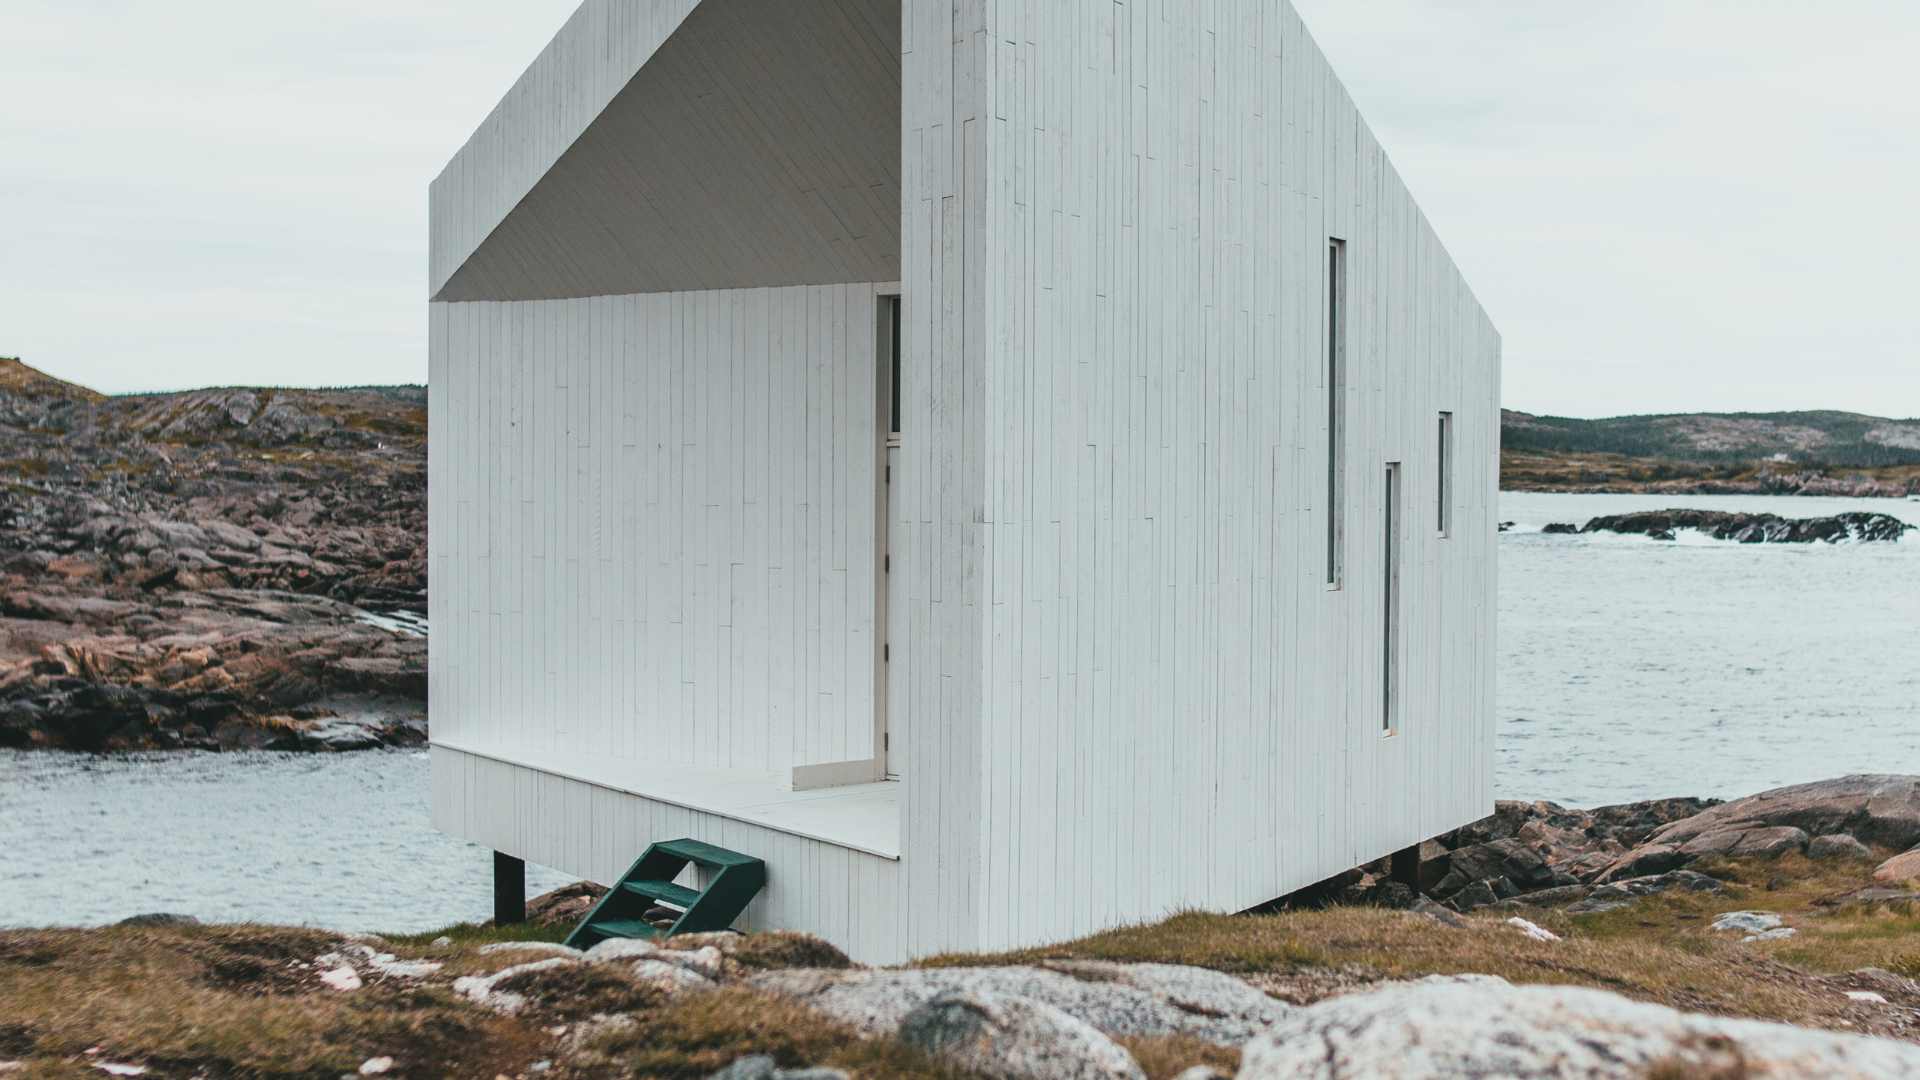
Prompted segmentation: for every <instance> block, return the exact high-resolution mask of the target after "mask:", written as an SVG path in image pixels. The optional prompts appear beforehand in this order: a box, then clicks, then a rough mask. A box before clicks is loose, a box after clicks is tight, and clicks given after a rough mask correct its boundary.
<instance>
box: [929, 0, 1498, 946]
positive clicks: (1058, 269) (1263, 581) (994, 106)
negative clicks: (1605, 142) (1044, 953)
mask: <svg viewBox="0 0 1920 1080" xmlns="http://www.w3.org/2000/svg"><path fill="white" fill-rule="evenodd" d="M913 6H914V7H916V8H917V7H918V6H919V5H913ZM962 6H964V5H962ZM991 11H992V16H993V17H992V24H991V27H990V29H989V32H988V33H986V34H985V35H982V36H981V37H980V38H979V39H978V42H979V47H980V48H981V49H985V50H988V52H989V55H984V56H981V55H975V56H974V57H973V61H974V64H975V66H974V67H973V68H972V69H971V74H972V76H973V77H974V78H975V79H977V80H978V89H977V90H976V91H975V92H978V93H982V94H984V95H985V98H986V100H985V102H984V103H983V104H982V108H981V110H980V114H979V117H978V118H977V120H976V121H975V124H974V126H975V127H976V128H977V132H976V133H975V134H974V135H973V136H972V137H971V138H970V140H969V141H968V142H967V144H966V145H967V147H968V150H969V151H970V153H972V154H973V155H975V156H974V157H972V158H970V159H969V167H970V168H976V169H983V170H984V173H985V177H984V181H985V194H984V205H983V206H980V207H979V212H980V213H982V214H984V218H985V220H984V223H983V224H982V226H981V228H982V231H983V233H984V238H983V239H982V240H981V241H980V242H979V245H978V247H977V248H969V249H968V255H969V257H978V258H982V259H984V260H985V264H986V265H985V268H984V269H985V275H984V278H983V279H982V280H983V283H984V285H985V287H986V289H987V290H988V291H987V294H986V295H985V296H984V297H979V298H977V299H976V298H971V297H970V298H969V300H968V303H969V304H971V305H973V306H974V308H975V310H977V311H978V312H979V315H980V317H983V318H984V326H983V327H982V331H983V332H984V334H985V336H986V340H987V348H986V349H985V350H984V351H983V354H982V355H983V360H984V363H985V365H986V372H985V377H984V386H983V387H982V389H984V392H985V395H986V400H985V402H984V409H985V411H986V414H987V417H986V432H985V438H984V441H983V443H982V458H981V459H980V460H979V462H978V466H979V467H981V468H983V469H984V471H985V481H986V502H985V507H984V511H985V519H986V522H987V525H986V532H987V537H986V541H985V551H984V558H985V563H984V565H983V567H982V572H983V573H984V575H985V578H986V591H987V598H986V601H985V602H986V605H987V607H986V614H987V629H986V635H987V636H986V643H985V645H986V648H985V653H984V657H983V671H982V680H983V686H984V693H985V700H984V703H983V706H982V711H981V719H980V724H981V733H980V738H979V743H978V745H977V747H969V748H968V749H969V750H970V751H972V752H975V753H977V755H978V756H977V761H978V763H979V767H980V769H981V774H980V777H979V780H978V783H979V785H980V791H981V793H982V796H983V798H984V805H983V807H982V809H981V811H980V819H981V828H982V833H983V838H984V839H983V842H982V854H983V858H982V862H981V866H980V876H981V883H980V886H979V896H980V897H981V898H982V902H983V906H982V909H981V911H980V912H979V918H980V926H981V928H980V936H981V943H982V944H983V945H985V946H987V947H1000V946H1010V945H1017V944H1026V943H1034V942H1042V941H1049V940H1058V939H1061V938H1065V937H1070V936H1073V935H1076V934H1080V933H1084V932H1087V931H1091V930H1094V929H1097V928H1100V927H1105V926H1111V925H1113V924H1115V923H1117V922H1121V921H1125V920H1132V919H1142V918H1152V917H1155V916H1157V915H1160V914H1163V913H1165V912H1168V911H1172V910H1175V909H1178V908H1183V907H1201V908H1209V909H1216V910H1218V909H1233V908H1237V907H1241V906H1246V905H1251V904H1254V903H1256V902H1259V901H1262V900H1266V899H1269V898H1272V897H1274V896H1277V895H1280V894H1282V893H1284V892H1287V891H1289V890H1291V889H1293V888H1297V887H1300V886H1303V885H1306V884H1309V883H1311V882H1313V881H1315V880H1318V879H1320V878H1323V877H1326V876H1329V875H1331V874H1334V873H1336V872H1339V871H1341V870H1345V869H1347V868H1348V867H1351V866H1354V865H1356V864H1357V863H1360V862H1363V861H1366V860H1370V859H1372V858H1375V857H1378V856H1380V855H1383V854H1385V853H1387V852H1389V851H1391V850H1393V849H1395V848H1398V847H1401V846H1405V845H1407V844H1410V843H1413V842H1415V841H1418V840H1420V839H1421V838H1424V837H1427V836H1430V835H1433V834H1435V833H1438V832H1441V831H1443V830H1445V829H1448V828H1451V827H1454V826H1457V825H1459V824H1462V823H1464V822H1466V821H1469V820H1471V819H1473V818H1476V817H1478V816H1480V815H1481V814H1483V813H1485V812H1487V811H1488V810H1489V809H1490V806H1491V793H1490V786H1489V777H1488V769H1489V765H1490V763H1491V742H1490V740H1491V723H1492V717H1493V619H1494V594H1493V583H1494V550H1493V544H1494V532H1495V528H1494V494H1495V487H1496V475H1495V467H1496V452H1497V439H1498V421H1499V399H1498V387H1499V359H1498V358H1499V339H1498V336H1497V335H1496V333H1495V332H1494V330H1493V328H1492V326H1491V325H1490V323H1489V322H1488V320H1487V318H1486V317H1485V315H1484V313H1483V312H1482V311H1481V310H1480V308H1479V306H1478V305H1477V304H1476V302H1475V301H1474V298H1473V296H1472V294H1471V293H1470V291H1469V290H1468V288H1467V286H1466V285H1465V283H1464V282H1463V281H1462V279H1461V277H1460V275H1459V273H1458V272H1457V271H1456V269H1455V268H1454V267H1453V265H1452V264H1451V262H1450V261H1449V260H1448V258H1447V255H1446V252H1445V251H1444V249H1443V248H1442V247H1441V245H1440V243H1439V241H1438V240H1437V239H1436V238H1435V236H1434V233H1433V231H1432V230H1431V229H1430V228H1429V227H1428V224H1427V222H1426V220H1425V219H1424V218H1423V217H1422V216H1421V214H1420V212H1419V210H1418V208H1417V207H1415V205H1414V203H1413V201H1412V199H1411V198H1410V197H1409V196H1408V193H1407V191H1406V188H1405V186H1404V185H1403V184H1402V183H1401V181H1400V179H1399V177H1398V176H1397V175H1396V174H1395V172H1394V170H1393V167H1392V165H1391V164H1390V163H1389V162H1388V161H1387V159H1386V156H1385V154H1384V153H1383V152H1382V150H1381V148H1380V146H1379V144H1378V143H1377V142H1376V141H1375V139H1374V138H1373V136H1372V135H1371V133H1370V132H1369V131H1368V130H1367V128H1366V126H1365V124H1364V123H1363V122H1362V121H1361V119H1360V117H1359V115H1358V114H1357V112H1356V111H1355V109H1354V106H1353V103H1352V101H1351V100H1350V99H1349V98H1348V97H1347V95H1346V92H1345V91H1344V90H1343V89H1342V87H1341V86H1340V84H1339V82H1338V81H1337V80H1336V79H1335V77H1334V75H1333V73H1332V72H1331V71H1330V70H1329V68H1328V66H1327V63H1326V60H1325V58H1324V57H1323V56H1322V55H1321V53H1320V51H1319V50H1318V49H1317V48H1316V47H1315V46H1314V44H1313V42H1312V40H1311V39H1310V38H1309V37H1308V35H1307V33H1306V31H1305V29H1304V28H1303V26H1302V25H1301V22H1300V19H1299V18H1298V16H1297V15H1296V14H1295V12H1294V11H1293V9H1292V8H1291V6H1290V5H1288V4H1286V3H1284V2H1282V0H1199V2H1189V0H1131V2H1115V0H1000V2H998V3H996V4H994V5H993V6H992V8H991ZM955 38H956V40H958V38H959V35H957V34H956V35H955ZM955 55H956V56H963V55H966V54H965V53H963V52H962V51H961V50H960V48H959V46H958V45H956V48H955ZM912 70H913V65H911V64H909V72H910V73H911V72H912ZM954 83H955V85H956V86H959V85H961V80H960V76H959V75H958V74H956V75H955V78H954ZM909 96H910V98H911V94H910V95H909ZM909 156H910V157H911V156H913V155H912V154H911V151H910V154H909ZM909 235H910V236H911V235H912V233H911V230H910V232H909ZM1329 237H1339V238H1342V239H1344V240H1345V252H1346V256H1347V260H1346V261H1347V267H1348V268H1347V273H1348V278H1347V282H1348V284H1347V297H1346V304H1347V308H1348V313H1347V324H1348V330H1347V333H1348V339H1347V353H1346V361H1345V363H1346V372H1347V374H1346V393H1345V416H1346V425H1345V437H1344V444H1345V447H1346V451H1345V456H1346V473H1345V483H1344V485H1343V489H1344V501H1345V504H1346V505H1345V514H1344V517H1345V528H1344V540H1343V556H1344V574H1343V579H1344V586H1343V587H1342V588H1339V589H1337V590H1335V589H1329V588H1328V587H1327V585H1326V582H1325V566H1324V563H1325V550H1326V541H1325V537H1326V529H1327V514H1328V512H1329V507H1328V506H1327V505H1326V501H1327V500H1326V491H1327V487H1326V482H1325V478H1326V469H1327V460H1326V455H1327V452H1328V451H1327V447H1328V438H1327V433H1326V424H1327V405H1326V395H1327V393H1328V392H1329V388H1328V387H1327V386H1326V385H1325V378H1324V371H1325V363H1324V358H1325V356H1326V338H1325V336H1324V333H1325V323H1326V319H1325V312H1326V311H1327V298H1326V292H1325V289H1326V263H1327V244H1328V239H1329ZM914 261H915V260H914V258H913V257H912V256H911V254H910V256H909V259H908V262H909V263H910V264H911V263H913V262H914ZM907 272H908V273H914V272H916V269H915V268H914V267H912V266H909V269H908V271H907ZM910 299H911V293H910ZM969 404H971V403H970V402H969ZM1439 410H1449V411H1452V412H1453V413H1454V416H1455V418H1456V424H1457V425H1458V427H1457V439H1458V442H1457V450H1458V461H1457V468H1458V472H1457V474H1456V479H1457V487H1456V495H1455V498H1456V505H1455V507H1454V511H1455V513H1454V525H1455V528H1454V533H1453V536H1452V537H1451V538H1450V539H1441V538H1439V536H1438V523H1437V522H1436V521H1435V520H1433V518H1434V515H1433V514H1432V513H1431V507H1432V506H1433V499H1434V497H1435V496H1432V495H1430V494H1428V493H1430V492H1433V490H1434V485H1435V484H1436V483H1437V478H1436V475H1435V468H1436V464H1437V463H1436V460H1435V458H1436V453H1435V446H1434V440H1433V438H1432V430H1433V427H1432V425H1433V423H1434V417H1435V415H1436V413H1437V412H1438V411H1439ZM1388 461H1400V462H1404V468H1403V473H1402V477H1403V479H1404V482H1405V483H1406V485H1407V491H1408V498H1407V499H1406V502H1405V504H1404V505H1406V506H1408V507H1424V508H1428V509H1429V512H1428V513H1409V514H1408V516H1407V521H1406V522H1405V528H1404V531H1403V533H1402V535H1401V551H1402V552H1403V555H1402V560H1403V576H1402V583H1403V589H1404V595H1403V596H1402V598H1401V601H1400V603H1401V612H1402V619H1403V624H1404V627H1405V635H1404V640H1403V642H1402V645H1403V649H1402V658H1401V672H1402V676H1403V679H1404V684H1403V685H1404V693H1405V698H1404V704H1403V708H1402V710H1401V725H1400V731H1399V733H1398V734H1397V735H1395V736H1394V737H1392V738H1383V737H1382V735H1381V721H1382V718H1381V707H1382V694H1381V687H1382V680H1383V678H1384V672H1383V670H1382V664H1383V662H1384V650H1383V648H1382V642H1383V628H1382V626H1381V622H1382V618H1383V613H1384V593H1383V589H1384V587H1385V585H1384V567H1383V565H1382V564H1383V559H1384V552H1385V550H1386V547H1385V545H1384V544H1383V543H1382V540H1383V532H1382V529H1383V527H1384V523H1383V506H1382V501H1383V498H1384V488H1385V475H1386V474H1385V463H1386V462H1388ZM970 464H971V463H970ZM1416 493H1417V494H1416ZM917 805H918V804H916V806H917ZM907 854H908V857H909V858H911V857H912V855H913V847H912V846H911V845H909V847H908V849H907Z"/></svg>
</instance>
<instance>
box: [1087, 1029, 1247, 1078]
mask: <svg viewBox="0 0 1920 1080" xmlns="http://www.w3.org/2000/svg"><path fill="white" fill-rule="evenodd" d="M1115 1041H1116V1042H1118V1043H1119V1044H1120V1045H1122V1046H1124V1047H1126V1048H1127V1052H1128V1053H1131V1054H1132V1055H1133V1060H1135V1061H1137V1062H1139V1063H1140V1068H1141V1070H1142V1071H1143V1072H1145V1073H1146V1074H1147V1078H1148V1080H1172V1078H1173V1077H1176V1076H1179V1075H1180V1074H1181V1073H1183V1072H1185V1071H1186V1070H1188V1069H1190V1068H1192V1067H1193V1066H1195V1065H1210V1066H1212V1067H1213V1068H1214V1069H1216V1070H1218V1071H1220V1072H1222V1073H1225V1074H1226V1075H1228V1076H1232V1075H1233V1074H1234V1073H1236V1072H1238V1071H1240V1051H1238V1050H1234V1049H1229V1048H1228V1047H1225V1046H1215V1045H1214V1044H1212V1043H1210V1042H1205V1041H1203V1040H1200V1039H1196V1038H1194V1037H1192V1036H1191V1035H1169V1036H1165V1037H1162V1038H1157V1039H1144V1038H1130V1037H1124V1036H1123V1037H1121V1038H1119V1039H1117V1040H1115Z"/></svg>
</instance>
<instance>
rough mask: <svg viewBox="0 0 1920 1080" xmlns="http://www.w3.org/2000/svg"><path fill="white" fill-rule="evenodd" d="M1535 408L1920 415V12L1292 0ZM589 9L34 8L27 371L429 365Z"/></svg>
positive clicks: (26, 86)
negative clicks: (438, 223)
mask: <svg viewBox="0 0 1920 1080" xmlns="http://www.w3.org/2000/svg"><path fill="white" fill-rule="evenodd" d="M1296 3H1297V4H1298V6H1299V8H1300V9H1301V12H1302V14H1303V15H1304V16H1305V18H1306V20H1307V23H1308V25H1309V26H1310V27H1311V28H1312V29H1313V31H1314V34H1315V36H1316V37H1317V38H1318V39H1319V41H1320V43H1321V45H1322V47H1323V48H1325V49H1326V50H1327V52H1328V54H1329V55H1330V56H1331V57H1332V60H1333V63H1334V67H1335V68H1336V69H1337V70H1338V71H1339V72H1340V73H1341V76H1342V77H1343V78H1344V79H1345V81H1346V83H1347V86H1348V87H1349V88H1350V90H1351V91H1352V93H1353V96H1354V98H1355V99H1356V100H1357V101H1358V102H1359V104H1360V108H1361V110H1362V111H1363V112H1364V113H1365V114H1366V115H1367V117H1368V120H1369V122H1370V123H1371V124H1372V126H1373V128H1374V130H1375V131H1376V133H1377V134H1378V135H1379V136H1380V138H1381V140H1382V141H1383V142H1384V143H1385V144H1386V146H1387V149H1388V152H1389V153H1390V154H1391V155H1392V157H1393V159H1394V161H1395V163H1396V165H1397V166H1398V167H1399V169H1400V172H1401V174H1402V175H1403V176H1404V177H1405V178H1406V180H1407V182H1408V184H1409V185H1410V186H1411V187H1412V189H1413V192H1414V195H1415V197H1416V198H1417V199H1418V200H1419V201H1420V203H1421V205H1422V206H1423V207H1424V208H1425V210H1426V212H1427V215H1428V217H1429V218H1430V219H1431V220H1432V221H1433V223H1434V225H1435V227H1436V228H1437V229H1438V230H1439V232H1440V235H1441V237H1442V239H1443V240H1445V242H1446V244H1447V246H1448V248H1449V249H1450V250H1451V252H1452V253H1453V256H1454V258H1455V259H1456V260H1457V261H1458V262H1459V263H1460V264H1461V266H1462V268H1463V269H1464V270H1465V272H1466V275H1467V278H1468V280H1469V281H1471V282H1472V283H1473V285H1474V288H1475V291H1476V292H1477V293H1478V295H1479V297H1480V300H1481V302H1482V303H1483V304H1484V305H1485V306H1486V307H1487V309H1488V311H1489V312H1491V314H1492V316H1493V319H1494V322H1495V324H1496V325H1498V326H1499V327H1500V330H1501V332H1502V333H1503V335H1504V336H1505V339H1506V367H1505V377H1506V381H1505V395H1504V396H1505V399H1506V403H1507V404H1508V405H1509V406H1510V407H1514V408H1522V409H1527V410H1530V411H1536V412H1554V413H1562V414H1568V415H1576V416H1597V415H1611V414H1616V413H1625V412H1656V411H1677V410H1691V409H1716V410H1718V409H1785V408H1815V407H1824V408H1843V409H1854V410H1860V411H1866V412H1874V413H1879V414H1883V415H1884V414H1895V415H1900V416H1916V415H1920V332H1916V330H1915V325H1916V321H1920V299H1916V297H1915V295H1914V293H1915V291H1916V287H1917V286H1920V260H1917V259H1916V252H1920V208H1917V207H1916V200H1917V199H1920V74H1916V72H1920V61H1916V58H1920V2H1916V0H1825V2H1823V3H1820V4H1818V5H1815V4H1810V3H1806V2H1804V0H1790V2H1789V0H1658V2H1656V0H1616V2H1614V3H1611V4H1604V5H1602V4H1594V3H1592V2H1591V0H1578V2H1575V0H1527V2H1524V3H1521V2H1514V0H1296ZM574 4H575V0H434V2H417V0H415V2H410V0H381V2H374V0H335V2H325V3H318V4H299V5H294V4H270V3H260V2H258V0H246V2H240V0H178V2H171V3H162V2H160V0H5V4H4V11H3V12H0V40H5V41H6V42H7V45H8V49H7V59H6V62H5V63H4V64H0V101H4V102H6V105H5V107H4V109H0V355H8V354H13V353H18V354H20V355H22V356H23V357H24V358H25V359H27V361H28V362H29V363H32V364H35V365H36V366H39V367H41V368H43V369H45V370H48V371H51V372H53V373H54V374H57V375H60V376H61V377H64V378H68V379H72V380H74V381H77V382H81V383H85V384H88V385H91V386H95V387H98V388H100V389H103V390H109V391H126V390H139V389H162V388H178V387H186V386H198V385H206V384H214V383H271V384H288V385H301V384H327V383H363V382H401V381H419V380H421V379H424V378H425V376H426V338H425V311H424V307H425V305H424V295H425V287H426V286H425V262H426V256H425V252H424V248H425V241H426V220H425V219H426V185H427V181H428V180H429V179H431V178H432V176H433V175H434V174H435V173H436V172H438V171H439V169H440V167H441V166H442V165H443V164H444V163H445V162H446V160H447V158H448V157H449V156H450V155H451V154H452V153H453V151H454V150H455V149H456V148H457V147H458V146H459V144H460V143H461V142H462V141H463V140H464V138H465V136H466V133H467V132H469V131H471V130H472V128H473V127H474V126H475V124H477V123H478V122H479V120H480V119H481V117H482V116H484V115H485V113H486V111H487V109H488V108H490V107H491V106H492V104H493V102H494V101H495V100H497V99H498V97H499V96H500V94H501V93H502V92H504V91H505V89H506V88H507V86H508V85H510V84H511V82H512V81H513V79H514V78H515V77H516V76H517V75H518V74H519V73H520V71H521V70H522V69H523V68H524V67H525V66H526V64H527V62H528V61H529V60H531V59H532V57H533V55H534V54H535V53H536V52H537V51H538V49H539V48H540V46H541V45H543V44H544V43H545V42H546V40H547V39H548V38H549V37H550V36H551V35H552V33H553V31H554V30H555V29H557V28H558V26H559V24H560V23H561V22H562V21H563V20H564V18H565V17H566V14H567V13H568V12H569V11H570V10H571V9H572V8H573V6H574Z"/></svg>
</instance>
